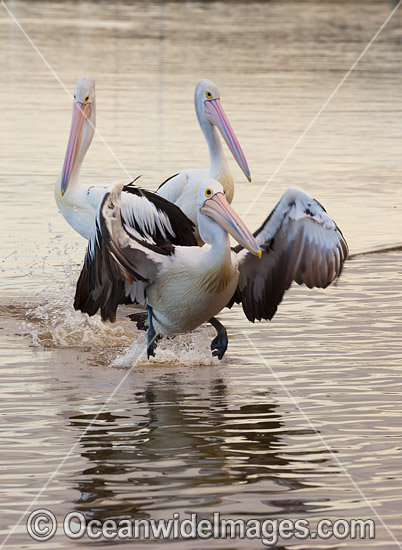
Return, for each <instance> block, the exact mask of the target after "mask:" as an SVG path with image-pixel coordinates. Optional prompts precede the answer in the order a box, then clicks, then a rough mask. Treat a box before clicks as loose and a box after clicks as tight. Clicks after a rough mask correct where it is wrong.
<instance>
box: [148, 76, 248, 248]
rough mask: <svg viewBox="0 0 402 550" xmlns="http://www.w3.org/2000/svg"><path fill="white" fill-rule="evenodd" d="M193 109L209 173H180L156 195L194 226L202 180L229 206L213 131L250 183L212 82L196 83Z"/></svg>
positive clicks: (230, 186)
mask: <svg viewBox="0 0 402 550" xmlns="http://www.w3.org/2000/svg"><path fill="white" fill-rule="evenodd" d="M194 105H195V111H196V114H197V118H198V122H199V124H200V126H201V130H202V132H203V134H204V137H205V140H206V142H207V145H208V149H209V156H210V168H209V170H208V169H206V170H201V169H196V168H192V169H187V170H182V171H181V172H179V173H178V174H176V175H174V176H172V177H170V178H169V179H167V180H166V181H165V182H164V183H162V184H161V185H160V186H159V188H158V190H157V191H156V193H157V194H158V195H160V196H161V197H164V198H165V199H167V200H168V201H170V202H173V203H174V204H176V205H177V206H179V207H180V208H181V210H182V211H183V212H184V213H185V214H186V216H187V217H188V218H189V219H190V220H191V221H192V222H193V223H194V224H195V225H196V226H197V219H198V212H197V196H198V188H199V186H200V185H202V183H203V181H204V180H205V178H206V177H209V178H213V179H216V180H218V181H219V182H220V183H221V184H222V185H223V187H224V189H225V196H226V200H227V201H228V202H229V203H231V202H232V200H233V195H234V182H233V177H232V174H231V173H230V171H229V167H228V164H227V162H226V159H225V155H224V151H223V147H222V143H221V141H220V139H219V136H218V132H217V131H216V129H218V130H219V132H220V133H221V135H222V137H223V139H224V140H225V142H226V144H227V146H228V147H229V149H230V151H231V153H232V155H233V157H234V158H235V159H236V161H237V163H238V165H239V166H240V168H241V170H242V171H243V173H244V174H245V176H246V178H247V179H248V180H249V181H251V176H250V170H249V167H248V165H247V160H246V157H245V156H244V153H243V151H242V149H241V147H240V144H239V142H238V140H237V138H236V135H235V133H234V131H233V129H232V127H231V125H230V122H229V120H228V118H227V116H226V114H225V112H224V110H223V107H222V104H221V101H220V91H219V88H218V86H217V85H216V84H215V83H214V82H212V80H207V79H203V80H200V81H199V82H198V84H197V86H196V88H195V95H194ZM196 235H197V239H198V241H199V244H201V245H202V244H203V243H202V239H200V236H199V233H198V231H197V233H196Z"/></svg>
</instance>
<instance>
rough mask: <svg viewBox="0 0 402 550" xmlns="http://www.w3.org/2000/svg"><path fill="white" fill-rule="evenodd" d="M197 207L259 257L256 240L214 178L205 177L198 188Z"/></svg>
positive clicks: (259, 251)
mask: <svg viewBox="0 0 402 550" xmlns="http://www.w3.org/2000/svg"><path fill="white" fill-rule="evenodd" d="M198 208H199V211H200V212H201V213H202V214H205V215H206V216H209V218H212V219H213V220H214V221H215V222H216V223H218V224H219V225H220V226H221V227H222V228H223V229H224V230H225V231H227V233H229V235H232V237H233V238H234V239H236V241H237V242H238V243H239V244H241V245H242V246H244V247H245V248H248V249H249V250H250V251H251V252H252V253H253V254H255V255H256V256H258V257H259V258H261V250H260V247H259V246H258V244H257V241H256V240H255V238H254V237H253V235H252V234H251V233H250V231H249V230H248V229H247V227H246V226H245V224H244V223H243V222H242V220H241V219H240V218H239V216H238V215H237V214H236V212H235V211H234V210H233V208H232V207H231V206H230V204H229V203H228V201H227V200H226V198H225V190H224V189H223V187H222V185H221V184H220V183H219V182H218V181H217V180H214V179H206V180H205V182H204V183H203V184H202V185H200V187H199V190H198Z"/></svg>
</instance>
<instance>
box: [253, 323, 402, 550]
mask: <svg viewBox="0 0 402 550" xmlns="http://www.w3.org/2000/svg"><path fill="white" fill-rule="evenodd" d="M243 335H244V337H245V338H246V339H247V341H248V343H249V344H250V345H251V346H252V347H253V349H254V351H255V352H256V353H257V355H258V356H259V358H260V359H261V360H262V361H263V363H264V365H265V366H266V367H268V368H269V370H270V372H271V374H272V375H273V376H274V378H275V380H276V381H277V382H278V383H279V385H280V386H281V388H282V389H283V391H284V392H285V393H286V395H287V396H288V397H289V399H290V400H291V401H292V403H293V404H294V405H295V407H296V408H297V410H298V411H299V412H300V413H301V415H302V416H303V418H304V420H305V421H306V422H307V423H308V425H309V426H310V428H311V429H312V430H313V431H314V433H315V434H316V435H317V437H318V438H319V439H320V441H321V443H322V444H323V445H324V446H325V448H326V449H327V451H328V452H329V453H330V455H331V456H332V458H333V459H334V460H335V462H336V463H337V464H338V466H339V468H340V469H341V470H342V471H343V473H344V474H345V476H346V477H347V478H348V479H349V481H350V483H351V484H352V485H353V487H354V488H355V489H356V491H357V492H358V493H359V495H360V496H361V498H362V499H363V500H364V502H365V503H366V504H367V506H368V507H369V508H370V510H371V511H372V512H373V514H374V515H375V516H376V518H377V519H378V520H379V521H380V522H381V524H382V525H383V527H384V529H385V530H386V531H387V533H388V534H389V536H390V537H391V538H392V540H393V541H395V543H396V545H397V547H398V548H399V550H402V545H401V544H400V543H399V542H398V540H397V539H396V537H395V536H394V534H393V533H392V531H391V530H390V528H389V527H388V525H387V524H386V523H385V521H384V520H383V519H382V517H381V516H380V515H379V514H378V512H377V510H376V509H375V508H374V506H373V505H372V504H371V502H370V501H369V500H368V498H367V497H366V495H365V494H364V493H363V491H362V490H361V489H360V487H359V486H358V485H357V483H356V482H355V480H354V479H353V477H352V476H351V474H350V473H349V471H348V470H347V469H346V466H345V465H344V464H342V462H341V461H340V460H339V458H338V457H337V455H336V454H335V453H334V451H333V450H332V448H331V447H330V446H329V445H328V443H327V442H326V441H325V439H324V438H323V436H322V435H321V433H320V432H319V430H318V429H317V428H316V427H315V426H314V424H313V422H312V421H311V420H310V418H309V417H308V416H307V415H306V413H305V412H304V410H303V409H302V408H301V406H300V405H299V403H298V402H297V401H296V399H295V398H294V397H293V395H292V394H291V393H290V391H289V390H288V389H287V387H286V386H285V384H284V383H283V382H282V380H281V379H280V378H279V376H278V375H277V374H276V372H275V371H274V369H273V368H272V367H271V365H270V364H269V363H268V362H267V361H266V359H265V357H264V356H263V355H262V354H261V352H260V350H259V349H258V348H257V346H256V345H255V344H254V342H253V341H252V340H251V338H250V336H249V335H248V334H247V332H246V331H243Z"/></svg>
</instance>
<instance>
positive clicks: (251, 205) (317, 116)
mask: <svg viewBox="0 0 402 550" xmlns="http://www.w3.org/2000/svg"><path fill="white" fill-rule="evenodd" d="M401 3H402V0H399V2H398V3H397V5H396V6H395V8H394V9H393V10H392V11H391V13H390V14H389V15H388V17H387V18H386V20H385V21H384V23H383V24H382V25H381V27H380V28H379V29H378V31H377V32H376V33H375V35H374V36H373V37H372V39H371V40H370V42H368V44H367V45H366V47H365V48H364V50H363V51H362V52H361V54H360V55H359V56H358V57H357V58H356V60H355V61H354V63H353V64H352V66H351V67H350V69H349V70H348V71H347V72H346V73H345V75H344V76H343V78H342V80H341V81H340V82H339V84H338V85H337V86H336V88H335V89H334V90H333V91H332V93H331V94H330V95H329V97H328V99H327V100H326V101H325V103H324V104H323V105H322V106H321V108H320V110H319V111H318V112H317V113H316V115H315V116H314V117H313V118H312V119H311V121H310V122H309V124H308V125H307V127H306V128H305V129H304V131H303V133H302V134H301V135H300V136H299V137H298V139H297V140H296V142H295V143H294V144H293V146H292V147H291V148H290V149H289V151H288V152H287V154H286V155H285V157H284V158H283V159H282V160H281V162H280V163H279V165H278V167H277V168H276V170H275V171H274V173H273V174H272V175H271V177H270V178H269V180H268V181H267V182H266V183H265V185H264V186H263V187H262V189H261V190H260V191H259V192H258V193H257V195H256V196H255V198H254V200H253V201H252V202H251V203H250V204H249V205H248V207H247V208H246V210H245V212H244V213H243V214H242V216H243V217H244V216H247V214H248V213H249V212H250V210H251V209H252V208H253V207H254V205H255V203H256V202H257V201H258V200H259V199H260V197H261V195H262V194H263V193H264V191H265V189H266V188H267V186H268V185H269V184H270V183H271V181H272V180H273V179H274V178H275V176H276V175H277V174H278V173H279V171H280V170H281V168H282V166H283V165H284V164H285V162H286V161H287V160H288V158H289V157H290V156H291V155H292V154H293V151H294V150H295V149H296V147H297V146H298V145H299V144H300V143H301V141H302V140H303V139H304V138H305V136H306V135H307V133H308V132H309V131H310V129H311V127H312V126H313V125H314V124H315V122H316V121H317V119H318V118H319V117H320V116H321V114H322V113H323V111H324V110H325V109H326V108H327V106H328V104H329V103H330V101H331V100H332V99H333V98H334V96H335V95H336V94H337V93H338V91H339V89H340V88H341V87H342V86H343V84H344V83H345V81H346V80H347V79H348V78H349V76H350V74H351V73H352V72H353V71H354V70H355V68H356V66H357V65H358V63H359V62H360V61H361V60H362V58H363V57H364V56H365V54H366V53H367V51H368V50H369V48H370V47H371V46H372V44H373V43H374V42H375V41H376V40H377V38H378V36H379V34H380V33H381V31H382V30H383V28H384V27H385V26H386V25H387V23H388V22H389V21H390V19H391V17H392V16H393V15H394V13H395V12H396V10H397V9H398V8H399V6H400V5H401Z"/></svg>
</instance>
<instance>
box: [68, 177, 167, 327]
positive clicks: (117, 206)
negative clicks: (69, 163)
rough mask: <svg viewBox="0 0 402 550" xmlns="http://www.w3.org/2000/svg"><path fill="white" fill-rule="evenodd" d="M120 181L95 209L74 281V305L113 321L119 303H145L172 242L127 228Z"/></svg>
mask: <svg viewBox="0 0 402 550" xmlns="http://www.w3.org/2000/svg"><path fill="white" fill-rule="evenodd" d="M122 187H123V186H122V185H120V184H114V185H113V186H111V187H110V189H109V190H108V191H107V192H106V194H105V196H104V198H103V200H102V202H101V204H100V206H99V208H98V212H97V216H96V221H95V227H94V229H93V232H92V235H91V238H90V240H89V243H88V249H87V252H86V254H85V260H84V265H83V268H82V271H81V274H80V277H79V279H78V282H77V288H76V293H75V300H74V307H75V309H79V310H81V311H82V312H84V313H88V314H89V315H94V314H95V313H96V312H97V311H98V309H100V310H101V315H102V319H103V320H106V319H109V320H110V321H114V320H115V319H116V310H117V306H118V305H119V304H121V303H127V302H136V303H139V304H144V303H145V290H146V288H147V287H148V286H149V285H150V284H152V282H153V281H154V279H155V276H156V273H157V271H158V269H159V267H160V265H161V264H162V263H163V259H164V258H166V256H169V255H171V254H173V252H174V246H173V245H172V244H171V243H169V242H165V244H164V245H157V244H153V243H150V242H149V241H147V240H144V239H141V238H137V237H136V236H134V235H132V233H131V232H130V231H129V230H128V229H127V227H126V225H125V223H124V220H123V215H122V212H121V200H120V197H121V190H122Z"/></svg>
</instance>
